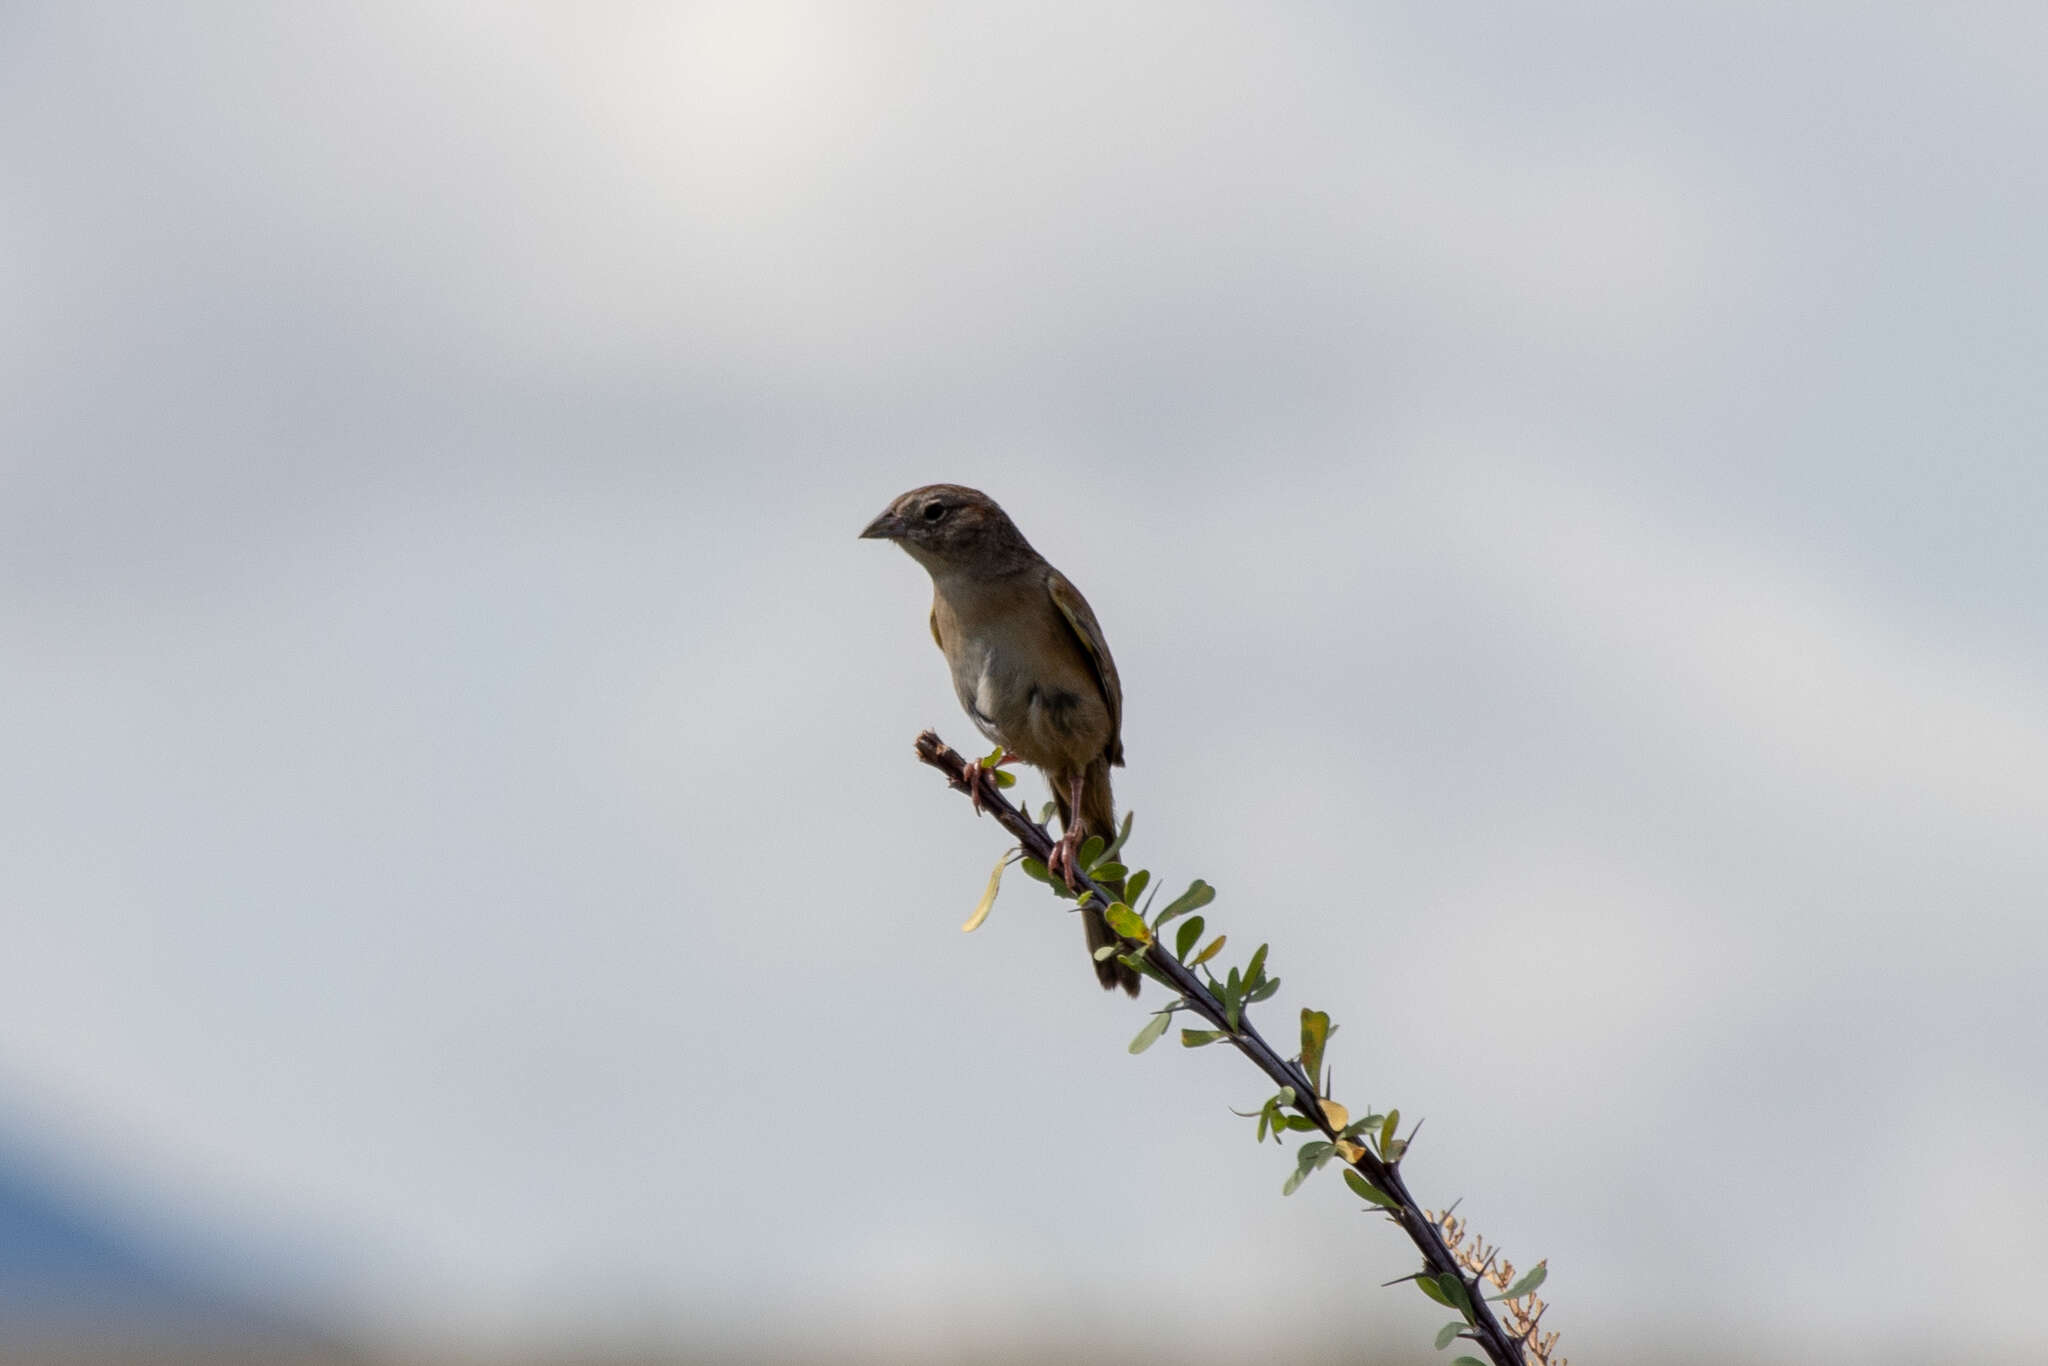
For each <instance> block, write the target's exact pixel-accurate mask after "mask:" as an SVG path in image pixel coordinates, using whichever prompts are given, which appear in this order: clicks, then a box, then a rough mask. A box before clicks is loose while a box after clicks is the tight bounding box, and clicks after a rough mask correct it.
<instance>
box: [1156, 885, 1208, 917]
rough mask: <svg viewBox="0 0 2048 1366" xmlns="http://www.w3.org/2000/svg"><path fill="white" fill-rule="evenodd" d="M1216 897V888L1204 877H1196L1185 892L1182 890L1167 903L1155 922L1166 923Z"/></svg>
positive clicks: (1195, 909)
mask: <svg viewBox="0 0 2048 1366" xmlns="http://www.w3.org/2000/svg"><path fill="white" fill-rule="evenodd" d="M1215 899H1216V889H1215V888H1214V887H1211V886H1210V885H1209V884H1208V883H1206V882H1204V881H1202V879H1200V878H1196V879H1195V880H1194V881H1193V882H1191V883H1189V884H1188V889H1187V890H1186V891H1185V892H1182V893H1181V894H1180V895H1179V896H1177V897H1175V898H1174V899H1173V900H1171V901H1169V902H1167V903H1166V909H1165V910H1163V911H1161V912H1160V913H1159V918H1158V919H1157V920H1155V921H1154V922H1153V923H1154V924H1155V925H1164V924H1165V923H1166V922H1167V921H1169V920H1172V919H1173V918H1174V917H1176V916H1182V915H1186V914H1187V913H1188V912H1189V911H1199V910H1201V909H1202V907H1204V906H1206V905H1208V904H1209V903H1210V902H1212V901H1214V900H1215Z"/></svg>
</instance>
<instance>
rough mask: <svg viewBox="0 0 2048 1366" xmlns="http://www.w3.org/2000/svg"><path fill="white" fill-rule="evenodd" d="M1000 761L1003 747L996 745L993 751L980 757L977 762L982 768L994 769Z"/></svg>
mask: <svg viewBox="0 0 2048 1366" xmlns="http://www.w3.org/2000/svg"><path fill="white" fill-rule="evenodd" d="M1002 761H1003V747H1002V746H1001V745H997V746H996V747H995V748H994V749H992V750H990V751H989V752H988V753H986V754H984V755H982V756H981V758H980V759H979V760H977V762H978V763H979V764H980V765H981V766H982V767H983V768H994V767H995V766H996V765H997V764H999V763H1001V762H1002Z"/></svg>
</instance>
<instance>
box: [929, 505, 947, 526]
mask: <svg viewBox="0 0 2048 1366" xmlns="http://www.w3.org/2000/svg"><path fill="white" fill-rule="evenodd" d="M945 515H946V505H945V504H944V503H926V504H925V505H924V519H925V520H926V521H927V522H936V521H938V520H939V518H941V517H943V516H945Z"/></svg>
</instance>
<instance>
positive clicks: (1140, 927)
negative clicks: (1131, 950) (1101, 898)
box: [1102, 901, 1152, 944]
mask: <svg viewBox="0 0 2048 1366" xmlns="http://www.w3.org/2000/svg"><path fill="white" fill-rule="evenodd" d="M1102 918H1103V919H1104V920H1107V921H1108V922H1109V927H1110V928H1111V929H1112V930H1115V931H1116V932H1117V933H1118V934H1120V935H1122V936H1123V937H1124V938H1126V939H1135V940H1137V941H1138V942H1139V943H1140V944H1149V943H1151V942H1152V931H1151V930H1150V929H1148V928H1147V927H1146V925H1145V918H1144V917H1143V916H1141V915H1139V914H1138V913H1137V912H1136V911H1134V910H1132V909H1131V908H1130V907H1129V906H1126V905H1124V903H1123V902H1121V901H1116V902H1111V903H1110V906H1109V908H1108V909H1107V910H1105V911H1104V912H1103V913H1102Z"/></svg>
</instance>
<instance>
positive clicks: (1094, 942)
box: [1052, 759, 1138, 996]
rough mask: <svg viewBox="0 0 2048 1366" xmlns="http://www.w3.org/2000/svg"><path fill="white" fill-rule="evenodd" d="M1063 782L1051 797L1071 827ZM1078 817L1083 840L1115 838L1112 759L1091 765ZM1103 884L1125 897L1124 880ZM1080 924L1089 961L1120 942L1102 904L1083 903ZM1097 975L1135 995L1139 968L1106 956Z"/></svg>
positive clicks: (1112, 986)
mask: <svg viewBox="0 0 2048 1366" xmlns="http://www.w3.org/2000/svg"><path fill="white" fill-rule="evenodd" d="M1061 786H1062V784H1060V783H1057V782H1055V783H1054V784H1053V785H1052V797H1053V801H1054V802H1056V803H1058V805H1059V813H1060V827H1061V828H1062V829H1064V830H1072V829H1075V828H1076V826H1075V814H1074V813H1073V812H1072V811H1070V810H1068V809H1067V808H1068V805H1069V803H1068V801H1067V794H1066V793H1065V792H1062V791H1061V790H1060V788H1061ZM1079 820H1080V825H1079V829H1080V832H1081V840H1082V842H1084V843H1085V842H1086V841H1087V839H1088V837H1089V836H1090V835H1100V836H1102V838H1103V840H1104V842H1105V843H1106V842H1108V841H1110V840H1113V839H1115V838H1116V804H1115V803H1114V801H1112V800H1111V797H1110V792H1109V762H1108V761H1107V760H1105V759H1097V760H1096V761H1095V762H1094V763H1092V764H1090V765H1089V766H1088V780H1087V782H1086V783H1085V784H1084V785H1083V786H1082V788H1081V812H1080V817H1079ZM1102 885H1103V888H1104V889H1105V890H1106V891H1108V892H1109V894H1110V895H1111V896H1115V897H1122V896H1123V894H1124V884H1123V883H1122V882H1121V881H1118V882H1105V883H1103V884H1102ZM1081 928H1082V930H1083V931H1085V932H1086V934H1087V936H1088V957H1089V959H1090V961H1093V960H1094V958H1095V951H1096V950H1097V949H1099V948H1102V947H1104V946H1105V945H1109V944H1114V943H1116V942H1117V936H1116V934H1115V933H1114V932H1113V931H1112V930H1111V929H1110V928H1109V922H1108V921H1107V920H1104V919H1103V918H1102V908H1101V907H1100V906H1084V907H1082V909H1081ZM1095 978H1096V980H1097V981H1099V982H1101V983H1102V985H1103V989H1104V990H1106V991H1115V990H1116V989H1117V988H1118V987H1122V988H1123V989H1124V990H1125V991H1128V992H1129V993H1130V994H1131V995H1133V996H1136V995H1137V994H1138V974H1137V971H1136V970H1135V969H1132V968H1129V967H1126V966H1124V965H1123V964H1122V963H1119V962H1117V961H1116V959H1114V958H1105V959H1103V960H1102V961H1101V962H1098V963H1096V964H1095Z"/></svg>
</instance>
